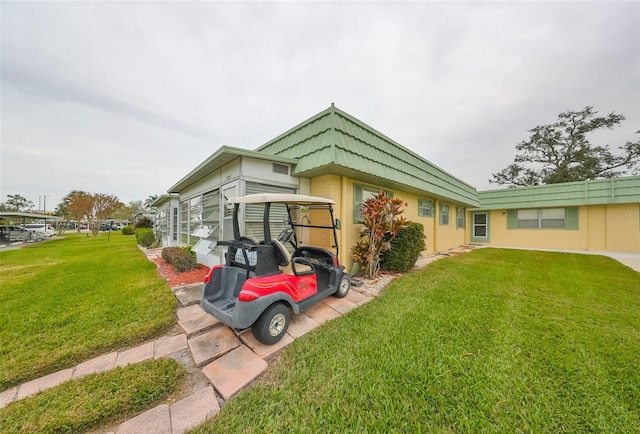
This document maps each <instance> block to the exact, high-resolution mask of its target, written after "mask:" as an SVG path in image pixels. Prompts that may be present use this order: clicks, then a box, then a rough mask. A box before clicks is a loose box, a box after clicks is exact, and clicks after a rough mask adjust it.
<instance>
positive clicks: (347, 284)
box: [333, 274, 351, 298]
mask: <svg viewBox="0 0 640 434" xmlns="http://www.w3.org/2000/svg"><path fill="white" fill-rule="evenodd" d="M349 289H351V278H350V277H349V275H348V274H343V275H342V277H341V278H340V282H338V289H337V290H336V292H335V294H333V296H334V297H337V298H344V297H346V296H347V294H348V293H349Z"/></svg>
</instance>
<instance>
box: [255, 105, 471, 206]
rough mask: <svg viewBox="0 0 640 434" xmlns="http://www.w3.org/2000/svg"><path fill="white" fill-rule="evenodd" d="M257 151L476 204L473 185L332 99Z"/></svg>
mask: <svg viewBox="0 0 640 434" xmlns="http://www.w3.org/2000/svg"><path fill="white" fill-rule="evenodd" d="M256 152H262V153H266V154H270V155H278V156H284V157H289V158H294V159H296V160H297V165H296V167H295V170H294V172H293V173H292V174H293V175H295V176H301V177H306V178H312V177H316V176H320V175H325V174H335V175H341V176H348V177H350V178H353V179H356V180H359V181H361V182H368V183H372V184H377V185H380V186H382V187H386V188H392V189H399V190H404V191H408V192H411V193H414V194H417V195H425V196H435V197H438V198H441V199H445V200H450V201H454V202H458V203H462V204H466V205H471V206H479V201H478V195H477V191H476V189H475V188H474V187H472V186H471V185H469V184H467V183H465V182H463V181H461V180H460V179H458V178H456V177H454V176H453V175H451V174H449V173H447V172H445V171H444V170H442V169H440V168H439V167H437V166H435V165H434V164H432V163H430V162H429V161H427V160H425V159H424V158H422V157H421V156H419V155H418V154H416V153H414V152H412V151H410V150H408V149H406V148H405V147H403V146H402V145H400V144H398V143H397V142H395V141H393V140H391V139H390V138H388V137H387V136H385V135H384V134H382V133H380V132H378V131H376V130H375V129H373V128H371V127H370V126H368V125H366V124H365V123H363V122H361V121H359V120H358V119H356V118H354V117H353V116H351V115H349V114H347V113H345V112H343V111H341V110H339V109H338V108H336V107H335V106H334V105H333V104H332V105H331V107H329V108H328V109H326V110H324V111H322V112H320V113H318V114H317V115H315V116H313V117H311V118H310V119H308V120H306V121H304V122H302V123H301V124H299V125H297V126H295V127H293V128H292V129H290V130H289V131H287V132H285V133H284V134H281V135H280V136H278V137H276V138H275V139H273V140H271V141H269V142H267V143H266V144H264V145H262V146H261V147H259V148H258V149H257V150H256Z"/></svg>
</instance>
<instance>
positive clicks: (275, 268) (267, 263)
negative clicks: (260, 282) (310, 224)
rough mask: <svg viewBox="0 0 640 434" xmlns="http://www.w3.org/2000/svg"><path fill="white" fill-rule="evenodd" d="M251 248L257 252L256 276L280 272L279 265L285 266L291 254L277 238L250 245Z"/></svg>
mask: <svg viewBox="0 0 640 434" xmlns="http://www.w3.org/2000/svg"><path fill="white" fill-rule="evenodd" d="M252 250H255V251H256V252H257V259H256V276H271V275H273V274H280V273H282V270H281V269H280V267H286V266H288V265H289V262H290V261H291V255H290V254H289V252H288V251H287V249H286V248H285V246H284V245H283V244H282V243H281V242H280V241H278V240H271V241H270V242H269V243H266V242H262V243H260V244H259V245H257V246H252Z"/></svg>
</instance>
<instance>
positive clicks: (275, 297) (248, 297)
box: [200, 194, 351, 345]
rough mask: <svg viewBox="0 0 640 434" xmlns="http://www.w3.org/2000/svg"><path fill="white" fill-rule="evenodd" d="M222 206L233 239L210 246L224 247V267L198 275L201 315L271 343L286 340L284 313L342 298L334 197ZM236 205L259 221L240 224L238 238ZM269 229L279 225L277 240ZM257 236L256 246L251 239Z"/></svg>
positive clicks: (263, 198)
mask: <svg viewBox="0 0 640 434" xmlns="http://www.w3.org/2000/svg"><path fill="white" fill-rule="evenodd" d="M229 202H230V203H231V204H233V219H232V221H233V234H234V239H233V240H228V241H218V242H217V244H218V245H219V246H224V247H226V248H227V252H226V263H225V264H223V265H215V266H213V267H212V268H211V270H210V272H209V274H208V275H207V276H206V278H205V281H204V282H205V286H204V290H203V292H202V299H201V301H200V306H201V307H202V308H203V309H204V311H205V312H208V313H209V314H211V315H213V316H214V317H215V318H217V319H218V320H220V321H221V322H222V323H224V324H226V325H228V326H230V327H233V328H235V329H246V328H248V327H251V331H252V333H253V335H254V336H255V338H256V339H257V340H258V341H259V342H262V343H263V344H267V345H270V344H274V343H276V342H278V341H279V340H280V339H281V338H282V337H283V336H284V335H285V333H286V331H287V328H288V327H289V322H290V313H291V312H293V313H294V314H299V313H301V312H303V311H305V310H306V309H309V308H310V307H311V306H313V305H315V304H316V303H318V302H320V301H322V300H324V299H325V298H327V297H329V296H330V295H333V296H335V297H339V298H340V297H345V296H346V295H347V293H348V292H349V289H350V287H351V279H350V277H349V275H348V274H347V273H346V272H345V269H344V266H343V265H340V263H339V262H338V236H337V233H336V231H337V230H338V229H339V228H340V224H339V220H335V219H334V217H333V205H335V202H334V201H333V200H331V199H325V198H321V197H314V196H303V195H297V194H254V195H248V196H244V197H237V198H231V199H229ZM241 204H245V207H246V208H245V210H244V215H247V214H249V213H251V214H252V215H253V216H259V215H261V216H262V219H263V221H262V224H261V225H262V228H259V226H258V225H256V224H255V223H252V224H251V225H249V224H246V225H243V226H245V229H248V228H250V229H251V234H247V233H244V234H241V233H240V223H239V221H238V215H239V214H240V212H239V207H240V205H241ZM249 207H251V208H249ZM260 207H262V211H260V209H259V208H260ZM249 209H250V210H251V211H249ZM311 220H313V225H312V224H311ZM245 223H246V222H245ZM276 225H277V226H276ZM272 226H273V227H274V232H275V233H277V229H276V228H283V229H282V230H281V231H280V233H279V235H278V236H277V237H272V235H271V233H272V232H271V231H272V229H271V227H272ZM259 232H262V234H261V235H260V236H261V237H263V238H264V239H262V240H261V241H258V240H256V239H255V238H253V237H254V236H258V235H257V234H258V233H259ZM303 239H304V240H305V241H307V242H308V243H310V242H311V241H315V242H316V243H320V242H321V243H322V244H321V245H309V244H308V243H304V242H303ZM320 240H322V241H320ZM330 249H332V250H333V251H332V250H330ZM288 267H290V268H288Z"/></svg>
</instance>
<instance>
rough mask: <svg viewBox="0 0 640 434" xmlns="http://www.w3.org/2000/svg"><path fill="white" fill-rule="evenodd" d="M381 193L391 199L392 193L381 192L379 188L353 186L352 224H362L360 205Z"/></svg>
mask: <svg viewBox="0 0 640 434" xmlns="http://www.w3.org/2000/svg"><path fill="white" fill-rule="evenodd" d="M381 191H384V194H386V195H387V196H388V197H393V193H392V192H390V191H386V190H383V189H381V188H378V189H376V188H372V187H363V186H361V185H355V184H354V185H353V222H354V223H361V222H362V204H363V203H364V201H365V200H367V199H370V198H372V197H374V196H377V195H378V194H379V193H380V192H381Z"/></svg>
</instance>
